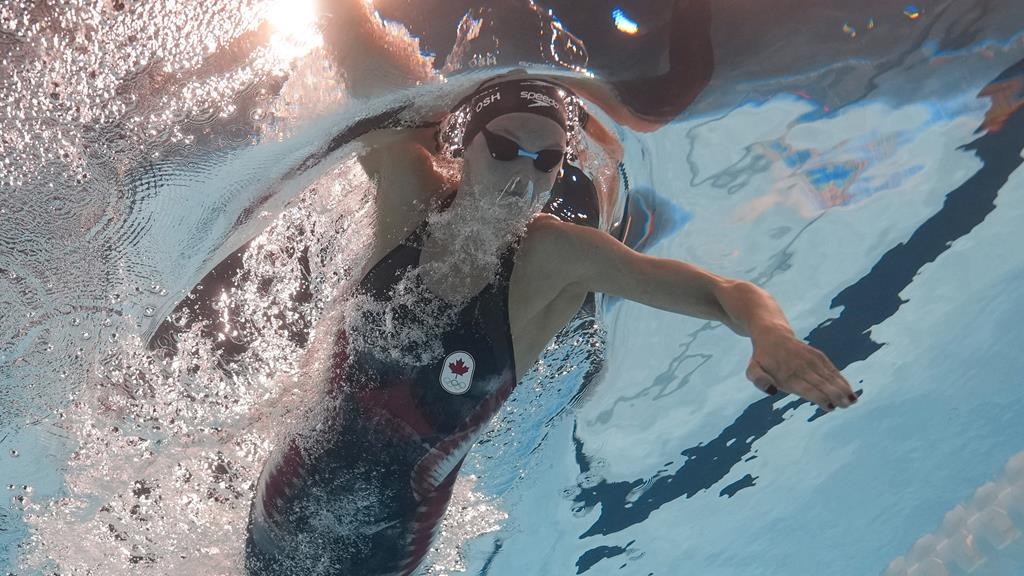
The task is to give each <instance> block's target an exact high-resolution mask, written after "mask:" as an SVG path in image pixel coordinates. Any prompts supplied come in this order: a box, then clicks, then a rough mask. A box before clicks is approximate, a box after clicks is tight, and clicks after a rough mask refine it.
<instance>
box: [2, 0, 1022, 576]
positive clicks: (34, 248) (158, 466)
mask: <svg viewBox="0 0 1024 576" xmlns="http://www.w3.org/2000/svg"><path fill="white" fill-rule="evenodd" d="M562 4H564V3H559V2H553V3H552V4H551V6H552V7H553V9H555V11H556V12H557V13H558V14H559V17H560V18H561V21H560V22H561V24H560V25H562V26H564V27H565V29H567V30H568V31H570V32H574V33H577V35H578V36H579V38H582V40H581V42H583V43H586V42H588V41H589V40H588V39H587V38H588V37H587V34H586V32H588V31H589V32H592V30H590V29H588V28H587V26H591V25H592V24H590V23H588V22H589V21H587V20H586V19H585V18H583V17H582V16H580V15H579V14H575V13H574V12H573V11H572V8H571V7H570V6H568V5H566V6H562ZM117 5H119V6H120V8H117ZM276 6H277V4H275V3H272V2H256V1H252V2H248V3H242V5H240V3H238V2H219V3H217V2H208V3H202V4H186V3H173V2H167V3H151V4H150V3H147V4H142V3H139V4H131V3H123V4H122V3H114V4H103V5H102V6H99V7H98V6H92V5H85V4H84V3H82V4H69V5H67V6H64V7H54V8H46V9H43V8H39V7H36V8H32V7H31V6H30V5H29V4H28V3H17V2H15V3H12V4H9V5H5V6H4V7H0V22H2V26H3V27H2V28H0V50H2V51H3V57H4V58H5V59H6V60H5V65H6V64H7V63H9V62H13V63H15V64H16V65H12V66H10V70H12V72H11V73H10V74H9V75H8V76H6V77H4V76H3V75H0V79H3V82H2V87H0V96H2V98H0V130H2V137H0V151H2V154H0V155H2V157H3V158H2V160H0V162H2V163H0V170H2V171H3V172H2V173H0V182H2V183H0V195H2V196H0V310H2V311H3V312H2V313H0V398H2V399H3V409H2V411H0V491H5V492H6V498H4V499H3V500H2V506H0V568H2V569H3V570H0V572H11V573H15V574H31V575H34V574H49V573H53V572H57V573H61V574H87V573H91V574H181V573H184V572H185V571H186V570H187V571H191V572H193V573H200V574H241V573H242V571H241V568H240V565H241V564H240V559H241V551H242V545H243V542H244V537H245V521H246V517H247V514H248V510H249V501H250V500H251V497H252V490H253V482H254V480H255V478H256V476H257V475H258V473H259V470H260V466H262V463H263V461H264V460H265V458H266V455H267V453H268V452H269V450H270V447H271V446H272V445H273V443H274V442H275V441H277V440H278V439H279V438H280V437H281V433H282V430H283V429H287V428H288V427H289V426H295V425H297V424H298V422H299V420H300V419H301V415H302V405H303V399H304V398H305V397H306V395H307V393H308V390H305V389H304V388H303V386H302V384H303V382H304V380H303V375H304V374H306V372H305V371H306V370H308V366H306V365H305V364H304V360H303V359H304V351H305V349H304V346H305V342H304V341H302V340H301V339H298V340H297V339H296V338H295V337H294V333H295V332H296V331H298V332H302V331H308V330H309V329H310V327H311V326H314V325H315V323H316V321H317V319H319V318H322V317H324V316H326V315H329V314H330V311H331V310H332V304H335V302H334V300H332V296H333V294H334V290H335V289H336V288H337V287H338V286H339V285H340V284H341V283H342V282H344V281H345V279H346V278H347V275H348V274H350V273H351V270H352V268H354V267H355V262H356V261H357V260H358V258H359V255H360V254H363V253H364V252H365V248H366V239H365V238H364V237H363V236H362V235H361V234H360V231H361V230H363V229H365V227H364V226H361V224H365V222H366V218H369V217H371V215H370V214H368V212H367V208H366V206H367V205H368V199H369V198H370V196H369V195H370V194H372V184H371V183H370V182H368V181H367V180H366V178H365V176H364V175H363V174H362V173H361V171H360V170H359V168H358V166H357V164H356V163H355V162H353V161H352V159H351V152H352V150H351V149H350V148H340V149H337V150H333V151H331V152H330V153H326V154H320V152H322V151H323V150H325V146H326V145H327V143H328V142H330V141H331V139H332V138H333V137H334V136H335V135H336V134H337V133H338V132H339V130H342V129H343V128H344V127H346V126H350V125H352V123H353V122H355V121H357V120H358V119H360V118H364V117H367V116H370V115H373V114H375V113H378V112H380V111H381V110H387V109H388V108H389V107H390V106H392V105H394V104H395V103H401V102H405V101H407V100H408V99H409V97H410V96H409V93H395V94H391V95H388V96H386V97H381V98H380V99H378V100H375V101H372V102H368V103H367V102H359V101H354V100H348V99H346V98H345V97H344V83H343V82H340V81H337V80H332V78H334V77H335V75H334V72H333V70H332V66H331V64H330V62H329V58H326V57H325V56H324V53H323V48H322V46H320V44H319V43H317V42H315V41H309V40H308V37H307V36H304V35H302V34H300V33H299V32H296V30H298V29H299V28H296V27H301V26H302V25H304V24H303V20H302V18H304V17H305V16H302V14H300V12H301V11H300V10H297V9H296V10H292V11H289V16H288V17H285V16H283V15H282V14H281V13H280V12H275V7H276ZM460 6H461V5H460ZM616 9H617V10H618V12H612V11H611V10H609V11H608V15H607V16H608V18H607V20H608V22H609V23H610V24H608V25H609V26H612V25H614V26H618V27H619V28H618V29H619V30H620V31H622V33H624V34H627V33H628V30H631V29H632V28H631V26H630V24H629V23H630V22H632V23H634V24H637V25H638V26H639V29H640V30H642V29H643V27H644V25H645V22H644V21H643V18H642V16H643V14H644V11H643V3H639V2H638V3H635V6H634V5H632V4H629V3H622V4H621V5H618V6H617V7H616ZM381 10H382V12H383V13H384V14H385V15H386V16H388V17H391V18H396V19H399V20H401V19H402V18H401V16H402V15H403V12H402V10H408V11H409V13H408V14H407V23H408V25H409V27H410V29H413V32H415V33H416V34H419V35H422V39H423V42H424V43H425V44H426V43H429V42H434V43H435V44H437V43H443V42H449V44H450V39H447V38H448V37H447V36H445V34H449V33H450V32H449V30H454V28H453V27H451V28H450V24H451V23H450V22H448V21H443V18H442V11H439V12H437V13H436V15H435V16H434V17H433V19H431V18H427V19H423V18H418V17H414V16H413V13H414V11H415V8H414V7H411V6H408V7H405V8H403V4H402V3H400V2H384V3H382V6H381ZM451 10H453V11H454V12H458V13H459V14H461V13H464V12H466V9H465V7H460V9H459V10H454V8H451ZM762 10H767V8H763V7H742V6H740V5H738V4H735V3H718V4H717V5H715V7H714V10H713V12H712V20H713V22H714V25H713V28H712V32H713V34H712V37H713V39H714V46H715V60H716V63H715V73H714V76H713V77H712V81H711V84H710V85H709V86H708V87H707V89H706V90H704V92H703V93H702V94H701V95H700V96H699V98H698V99H697V100H696V101H695V102H694V103H693V105H692V106H691V107H690V108H689V109H688V110H687V111H686V112H685V113H683V114H682V115H681V116H680V117H679V118H677V119H676V120H675V121H674V122H672V123H671V124H670V125H668V126H666V127H664V128H662V129H661V130H659V131H657V132H654V133H641V132H635V131H633V130H630V129H628V128H619V129H618V130H617V132H618V135H619V137H620V138H621V139H622V141H623V143H624V146H625V154H626V157H625V160H624V165H625V168H626V171H627V173H628V178H629V187H630V193H631V194H632V195H633V197H634V198H635V199H638V200H637V201H638V202H639V204H638V205H640V206H643V207H645V209H644V211H642V212H641V215H640V217H638V218H637V226H638V228H639V229H640V230H642V233H640V234H639V236H638V239H636V240H635V241H634V244H635V245H637V246H640V247H641V249H642V250H643V251H644V252H647V253H650V254H655V255H659V256H666V257H672V258H677V259H681V260H685V261H688V262H692V263H694V264H697V265H700V266H703V267H706V268H708V269H710V270H712V271H714V272H716V273H719V274H722V275H725V276H731V277H737V278H743V279H748V280H751V281H754V282H756V283H757V284H759V285H761V286H763V287H764V288H766V289H767V290H768V291H769V292H771V293H772V294H773V295H774V296H775V298H776V299H777V300H778V301H779V302H780V304H781V305H782V307H783V309H784V310H785V311H786V313H787V316H788V317H789V319H790V321H791V323H792V324H793V327H794V328H795V330H796V331H797V333H798V335H800V336H801V337H803V338H805V339H806V340H807V341H808V342H810V343H811V344H812V345H814V346H815V347H817V348H819V349H821V350H822V351H824V352H826V353H827V354H828V355H829V357H830V358H831V359H832V360H833V362H834V363H835V364H836V365H837V366H838V367H839V368H840V369H841V370H842V371H843V373H844V375H845V376H846V378H847V379H848V380H849V381H850V382H851V384H853V385H854V387H855V389H856V390H857V391H858V392H859V393H860V395H861V400H860V402H859V403H858V404H857V405H856V406H854V407H852V408H851V409H849V410H845V411H838V412H836V413H831V414H822V413H820V412H818V411H817V410H815V408H814V407H813V406H811V405H809V404H808V403H806V402H803V401H799V400H797V399H794V398H792V397H781V396H780V397H772V398H768V397H765V396H764V395H763V394H762V393H761V392H759V391H758V390H757V389H756V388H754V387H753V386H752V385H751V384H750V383H749V382H748V381H747V380H746V379H745V377H744V371H745V369H746V365H747V362H748V361H749V358H750V352H751V349H750V344H749V341H747V340H746V339H743V338H740V337H737V336H736V335H734V334H733V333H731V332H730V331H729V330H728V329H727V328H725V327H724V326H722V325H720V324H715V323H709V322H706V321H702V320H696V319H692V318H684V317H680V316H674V315H671V314H668V313H664V312H660V311H657V310H653V309H649V308H645V307H643V306H640V305H638V304H634V303H630V302H623V301H616V300H613V299H603V300H601V301H600V302H599V306H598V317H599V319H598V321H597V322H596V323H595V322H593V321H592V320H591V319H590V318H589V317H586V316H583V317H580V318H578V319H577V321H576V322H575V323H574V324H573V325H572V326H570V327H569V328H568V329H567V330H566V331H565V332H563V333H562V334H561V335H560V336H559V337H558V338H557V339H556V340H555V342H554V344H553V345H552V346H551V347H550V348H549V349H548V350H547V351H546V352H545V355H544V356H543V358H542V360H541V363H539V364H538V365H537V366H536V367H535V368H534V369H533V370H532V371H531V372H530V373H529V374H528V376H527V377H526V378H524V380H523V381H522V382H521V384H520V386H519V388H518V389H517V390H516V392H515V393H514V395H513V397H512V398H511V399H510V401H509V402H508V404H507V405H506V406H505V408H504V409H503V411H502V412H501V413H500V414H499V416H498V417H497V418H496V419H495V421H494V422H493V423H492V425H491V428H490V429H489V430H488V431H487V433H486V434H485V435H484V438H483V439H482V440H481V442H480V443H479V444H478V446H477V447H476V448H475V449H474V452H473V453H472V454H471V456H470V458H469V460H468V462H467V465H466V466H465V467H464V469H463V476H462V477H461V478H460V480H459V483H458V484H457V487H456V494H455V499H454V500H453V503H452V505H451V506H450V508H449V511H448V514H447V516H446V518H445V521H444V525H443V530H442V533H441V535H440V537H439V539H438V541H437V542H436V543H435V546H434V549H433V550H432V552H431V555H430V557H429V558H428V560H427V562H426V563H425V564H424V566H423V567H422V573H423V574H460V573H466V574H479V575H484V574H486V575H489V576H498V575H504V574H538V575H548V574H551V575H561V574H584V573H585V574H590V575H604V574H609V575H611V574H628V575H677V574H702V575H736V574H744V575H755V574H765V575H778V574H786V575H789V574H796V575H805V574H806V575H810V574H822V573H827V574H836V575H851V576H862V575H869V574H879V575H881V574H885V575H886V576H901V575H907V576H922V575H929V576H931V575H959V574H979V575H989V574H991V575H997V574H999V575H1002V574H1018V573H1022V572H1024V537H1022V535H1021V531H1024V418H1021V417H1020V413H1021V410H1022V409H1024V386H1022V384H1024V381H1022V377H1021V376H1020V374H1021V373H1022V371H1024V357H1022V356H1021V354H1020V349H1021V346H1020V342H1021V341H1024V305H1022V304H1021V303H1022V302H1024V252H1022V251H1021V250H1020V247H1021V246H1024V232H1022V231H1021V229H1020V226H1019V223H1020V222H1021V221H1022V220H1024V196H1022V194H1021V193H1020V192H1021V191H1022V190H1024V171H1021V170H1020V169H1019V168H1020V165H1021V163H1022V151H1024V32H1022V30H1024V6H1019V5H1017V4H1015V3H1013V2H1011V1H1003V2H999V1H996V2H990V3H984V4H982V3H970V5H965V4H963V3H956V2H932V3H929V4H920V5H904V6H897V5H891V4H884V3H874V2H869V3H865V4H863V5H859V6H858V7H857V8H856V9H854V8H851V7H842V6H839V5H838V4H837V5H836V6H832V5H831V4H829V3H819V4H816V5H815V6H814V7H808V6H803V5H800V4H799V3H790V4H786V5H780V6H777V7H775V8H774V9H773V13H771V14H760V13H759V11H762ZM559 11H561V12H559ZM456 15H458V14H456ZM574 18H576V19H575V20H574ZM268 19H269V20H275V19H276V20H277V21H279V22H285V21H288V22H289V25H288V27H286V26H284V25H283V24H282V25H281V26H280V27H279V29H278V30H277V31H276V32H275V35H273V36H272V39H271V40H269V41H267V42H266V43H260V42H257V41H256V40H254V39H251V38H249V37H248V36H246V33H247V31H249V30H252V29H255V28H257V27H258V26H259V25H260V22H264V21H268ZM624 19H625V20H624ZM190 22H191V23H203V25H202V26H200V25H199V24H188V23H190ZM172 25H173V26H185V27H184V28H178V32H175V33H173V34H171V33H170V32H169V30H171V29H172V28H173V26H172ZM190 26H193V27H190ZM574 26H576V27H575V28H574ZM431 30H440V31H441V32H438V33H437V34H438V36H437V37H434V36H431V35H430V33H431ZM452 33H453V32H452ZM608 33H609V34H610V33H611V32H608ZM592 45H593V46H594V48H593V49H592V50H591V55H592V57H593V58H594V59H598V58H599V56H600V55H601V53H602V51H601V48H600V44H599V43H598V42H596V41H595V42H592ZM432 49H434V50H437V47H436V46H432ZM217 50H227V51H229V52H230V53H231V54H235V55H241V56H239V57H238V58H237V59H224V60H217V59H211V58H210V55H211V54H213V53H215V52H217ZM438 59H439V60H440V54H439V58H438ZM592 64H593V66H594V68H595V69H597V68H599V67H600V64H601V62H600V61H598V60H595V61H594V62H592ZM458 81H459V79H458V75H453V77H452V79H451V82H458ZM442 92H443V88H440V89H439V88H437V87H424V88H420V89H418V90H413V91H412V92H411V94H412V95H413V96H414V97H415V98H420V99H429V98H440V97H441V96H440V95H439V94H440V93H442ZM54 94H56V96H54ZM318 154H319V156H318V157H320V158H321V161H320V162H318V163H317V164H316V167H315V169H312V170H305V171H296V166H303V165H304V164H303V162H304V161H305V160H307V159H308V158H310V157H311V155H313V156H316V155H318ZM250 241H251V242H252V244H251V246H252V249H250V250H249V251H248V252H247V253H246V256H245V258H246V260H245V262H244V267H243V272H242V273H241V275H240V276H239V277H238V278H237V279H236V282H235V286H236V288H235V290H234V291H233V292H232V293H230V294H229V297H228V298H226V299H225V301H224V302H223V304H222V306H221V307H220V308H218V310H220V311H221V312H222V313H223V314H225V315H227V317H230V324H231V325H232V326H233V327H234V329H235V330H236V332H235V333H233V334H228V335H227V336H226V338H227V339H228V340H231V341H232V342H238V343H242V344H244V346H241V348H239V349H238V350H237V356H236V357H235V358H234V359H233V360H232V362H230V363H225V362H224V360H223V356H222V355H221V354H222V352H223V350H225V347H227V346H228V344H227V343H225V342H224V341H221V340H218V337H216V336H213V337H211V336H210V334H208V333H204V332H203V331H202V330H201V329H200V328H198V327H190V324H189V323H188V320H189V319H188V318H187V317H183V316H181V315H179V314H176V313H175V308H176V306H177V304H178V302H179V301H181V300H182V298H186V297H187V294H189V292H190V291H191V290H192V289H193V287H194V286H195V285H196V283H198V282H199V281H200V279H202V278H203V276H204V275H205V274H206V273H207V272H208V271H209V270H210V269H211V268H213V266H214V265H215V264H216V263H218V262H220V261H221V260H223V259H224V258H225V257H226V256H227V255H229V254H231V253H232V252H233V251H234V250H235V249H237V248H238V247H239V246H242V245H243V244H245V243H247V242H250ZM303 247H305V248H307V249H308V251H307V252H305V253H303V252H302V248H303ZM304 254H305V255H304ZM303 259H307V260H308V264H305V265H306V266H308V268H309V272H308V281H309V284H310V286H311V288H312V294H311V296H310V298H308V299H306V300H303V301H301V302H299V303H298V304H296V302H295V299H294V295H295V293H296V291H297V290H298V288H297V286H299V284H300V279H301V277H302V276H303V274H306V272H304V270H303V265H304V264H303ZM168 316H172V318H173V320H174V321H175V322H178V323H180V324H181V326H182V331H181V332H180V334H179V338H178V340H177V343H176V348H177V349H176V351H175V353H174V354H173V355H169V356H164V355H162V354H154V353H153V352H151V351H150V350H148V349H147V346H146V342H147V340H148V339H149V337H150V336H151V335H152V334H153V333H154V332H155V331H156V330H157V327H158V326H159V325H160V324H161V322H163V321H164V320H165V318H167V317H168Z"/></svg>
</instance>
